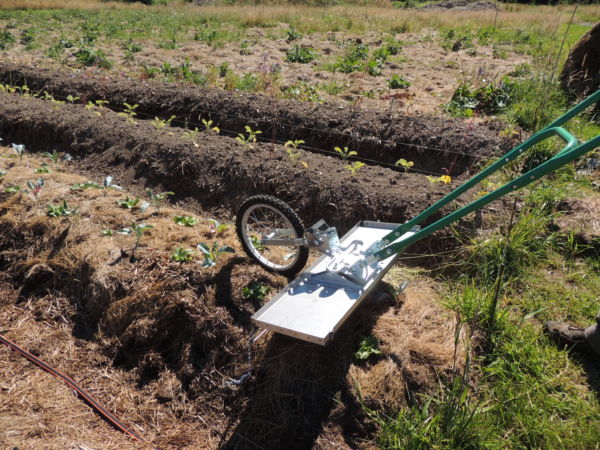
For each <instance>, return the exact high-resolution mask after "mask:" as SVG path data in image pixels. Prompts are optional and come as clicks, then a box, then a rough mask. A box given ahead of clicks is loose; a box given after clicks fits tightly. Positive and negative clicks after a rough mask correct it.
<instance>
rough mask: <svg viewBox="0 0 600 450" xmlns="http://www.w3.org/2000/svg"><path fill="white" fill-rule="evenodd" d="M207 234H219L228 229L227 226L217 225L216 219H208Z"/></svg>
mask: <svg viewBox="0 0 600 450" xmlns="http://www.w3.org/2000/svg"><path fill="white" fill-rule="evenodd" d="M208 223H209V225H208V232H209V233H212V234H221V233H224V232H225V231H227V230H228V229H229V225H227V224H224V223H219V222H218V221H217V220H216V219H208Z"/></svg>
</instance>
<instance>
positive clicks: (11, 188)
mask: <svg viewBox="0 0 600 450" xmlns="http://www.w3.org/2000/svg"><path fill="white" fill-rule="evenodd" d="M22 189H23V187H22V186H9V187H7V188H4V191H3V192H6V193H7V194H16V193H17V192H20V191H21V190H22Z"/></svg>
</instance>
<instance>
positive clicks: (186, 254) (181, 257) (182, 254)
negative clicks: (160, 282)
mask: <svg viewBox="0 0 600 450" xmlns="http://www.w3.org/2000/svg"><path fill="white" fill-rule="evenodd" d="M193 254H194V250H191V249H189V248H183V247H177V248H176V249H175V251H174V252H173V253H171V261H177V262H188V261H191V260H192V259H193V256H192V255H193Z"/></svg>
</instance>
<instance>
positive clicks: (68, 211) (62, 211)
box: [46, 200, 77, 217]
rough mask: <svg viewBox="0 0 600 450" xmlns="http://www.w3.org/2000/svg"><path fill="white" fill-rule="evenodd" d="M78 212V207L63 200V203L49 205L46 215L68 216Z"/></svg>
mask: <svg viewBox="0 0 600 450" xmlns="http://www.w3.org/2000/svg"><path fill="white" fill-rule="evenodd" d="M75 214H77V208H70V207H69V204H68V203H67V201H66V200H63V203H62V205H60V204H59V205H53V204H51V205H48V211H47V212H46V215H47V216H48V217H68V216H74V215H75Z"/></svg>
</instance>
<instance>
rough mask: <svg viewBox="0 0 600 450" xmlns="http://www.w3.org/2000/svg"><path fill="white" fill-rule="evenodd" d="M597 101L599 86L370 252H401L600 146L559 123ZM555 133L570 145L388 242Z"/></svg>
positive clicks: (598, 139) (599, 139)
mask: <svg viewBox="0 0 600 450" xmlns="http://www.w3.org/2000/svg"><path fill="white" fill-rule="evenodd" d="M598 101H600V90H598V91H596V92H595V93H594V94H592V95H591V96H589V97H588V98H587V99H585V100H584V101H582V102H581V103H579V104H578V105H576V106H575V107H573V108H572V109H571V110H569V111H568V112H566V113H565V114H563V115H562V116H561V117H559V118H558V119H556V120H555V121H554V122H552V123H551V124H550V125H548V126H547V127H546V128H544V129H542V130H540V131H539V132H537V133H535V134H534V135H533V136H531V137H530V138H529V139H527V140H526V141H525V142H523V143H521V144H519V145H518V146H517V147H515V148H514V149H512V150H511V151H509V152H508V153H507V154H506V155H504V156H503V157H502V158H500V159H499V160H498V161H496V162H495V163H494V164H492V165H490V166H489V167H487V168H486V169H484V170H482V171H481V172H479V173H478V174H477V175H475V176H474V177H473V178H471V179H470V180H468V181H467V182H465V183H463V184H462V185H461V186H459V187H457V188H456V189H455V190H454V191H452V192H450V193H449V194H448V195H446V196H445V197H443V198H442V199H440V200H438V201H437V202H436V203H434V204H433V205H431V206H430V207H429V208H427V209H426V210H424V211H423V212H422V213H421V214H419V215H418V216H416V217H415V218H413V219H411V220H409V221H408V222H406V223H404V224H402V225H400V226H399V227H397V228H396V229H394V230H393V231H392V232H390V233H389V234H387V235H386V236H384V237H383V239H382V240H381V241H379V242H377V243H376V244H374V246H373V247H372V248H371V253H373V257H375V258H376V259H377V260H378V261H380V260H382V259H385V258H387V257H389V256H390V255H392V254H396V253H399V252H401V251H403V250H404V249H405V248H406V247H408V246H409V245H411V244H413V243H414V242H416V241H418V240H420V239H423V238H425V237H427V236H429V235H430V234H433V233H435V232H436V231H438V230H440V229H441V228H444V227H445V226H447V225H449V224H450V223H452V222H455V221H457V220H459V219H460V218H462V217H464V216H465V215H467V214H469V213H471V212H473V211H475V210H477V209H479V208H482V207H483V206H485V205H487V204H488V203H490V202H492V201H494V200H496V199H498V198H500V197H502V196H504V195H506V194H508V193H509V192H512V191H514V190H517V189H520V188H521V187H523V186H526V185H527V184H529V183H532V182H533V181H534V180H537V179H538V178H541V177H542V176H544V175H547V174H548V173H551V172H553V171H555V170H557V169H559V168H560V167H562V166H564V165H565V164H568V163H569V162H571V161H573V160H575V159H577V158H579V157H580V156H581V155H583V154H585V153H587V152H589V151H591V150H593V149H594V148H596V147H598V146H600V136H596V137H595V138H593V139H590V140H589V141H587V142H585V143H583V144H579V142H578V141H577V139H576V138H575V137H574V136H573V135H572V134H571V133H569V132H568V131H567V130H565V129H564V128H561V127H560V125H562V124H564V123H566V122H567V121H568V120H570V119H572V118H573V117H575V116H576V115H577V114H579V113H580V112H581V111H583V110H584V109H586V108H587V107H588V106H590V105H592V104H594V103H595V102H598ZM553 136H558V137H560V138H561V139H563V140H564V141H565V143H566V144H567V145H566V146H565V147H564V148H563V149H562V150H560V151H559V152H558V153H557V154H556V155H554V156H553V157H552V158H550V159H549V160H547V161H545V162H544V163H542V164H540V165H539V166H537V167H536V168H534V169H532V170H530V171H529V172H527V173H526V174H523V175H522V176H520V177H518V178H516V179H515V180H512V181H511V182H509V183H507V184H505V185H504V186H502V187H501V188H498V189H496V190H495V191H493V192H491V193H489V194H487V195H485V196H484V197H481V198H480V199H478V200H475V201H474V202H472V203H470V204H469V205H467V206H465V207H463V208H461V209H459V210H457V211H455V212H453V213H451V214H449V215H447V216H445V217H442V218H441V219H439V220H438V221H436V222H434V223H432V224H431V225H429V226H427V227H425V228H423V229H422V230H420V231H418V232H417V233H415V234H414V235H412V236H411V237H409V238H408V239H405V240H403V241H402V242H399V243H396V244H392V245H389V244H390V243H392V242H393V241H395V240H396V239H398V238H399V237H400V236H402V235H403V234H405V233H406V232H408V231H409V230H410V229H412V228H413V227H414V226H415V225H418V224H420V223H421V222H423V221H424V220H425V219H427V218H428V217H429V216H431V215H432V214H434V213H436V212H437V211H439V210H440V209H441V208H443V207H444V206H445V205H447V204H448V203H450V202H451V201H453V200H454V199H456V198H457V197H459V196H460V195H461V194H463V193H464V192H466V191H467V190H469V189H471V188H472V187H473V186H475V185H476V184H478V183H479V182H480V181H482V180H483V179H485V178H487V177H488V176H490V175H491V174H493V173H494V172H496V171H497V170H499V169H500V168H502V167H504V166H505V165H506V164H508V163H510V162H511V161H513V160H514V159H516V158H517V157H519V156H520V155H522V154H523V153H524V152H525V151H527V150H528V149H530V148H531V147H533V146H534V145H536V144H538V143H540V142H542V141H544V140H546V139H549V138H551V137H553ZM369 256H370V255H369Z"/></svg>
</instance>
